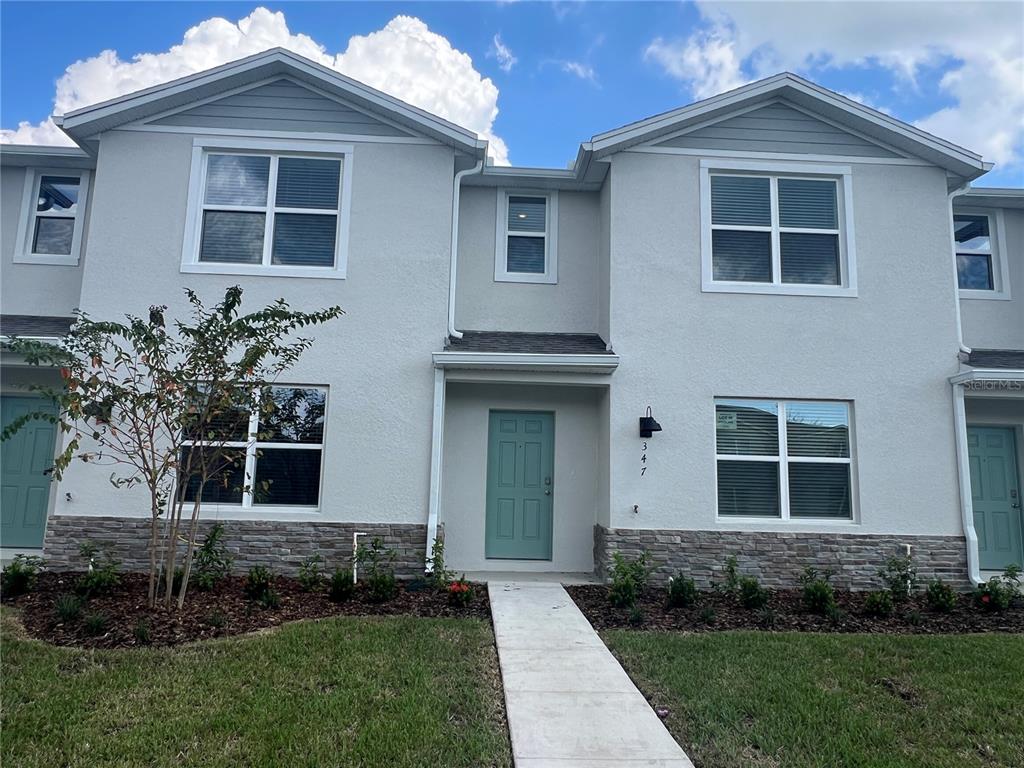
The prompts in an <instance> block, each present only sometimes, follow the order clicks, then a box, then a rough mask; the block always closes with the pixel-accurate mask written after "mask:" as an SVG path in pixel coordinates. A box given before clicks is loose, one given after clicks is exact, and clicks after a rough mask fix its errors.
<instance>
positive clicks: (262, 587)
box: [244, 565, 281, 608]
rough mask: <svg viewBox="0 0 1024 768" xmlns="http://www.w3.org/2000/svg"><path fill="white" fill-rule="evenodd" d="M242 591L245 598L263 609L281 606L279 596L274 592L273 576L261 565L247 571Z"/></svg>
mask: <svg viewBox="0 0 1024 768" xmlns="http://www.w3.org/2000/svg"><path fill="white" fill-rule="evenodd" d="M244 590H245V596H246V597H247V598H249V599H250V600H251V601H252V602H254V603H259V604H260V605H262V606H263V607H264V608H277V607H278V606H279V605H280V604H281V598H280V596H279V595H278V594H277V592H276V591H274V574H273V573H271V571H270V569H269V568H265V567H264V566H262V565H256V566H253V567H252V568H250V569H249V575H248V576H246V578H245V587H244Z"/></svg>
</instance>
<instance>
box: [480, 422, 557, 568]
mask: <svg viewBox="0 0 1024 768" xmlns="http://www.w3.org/2000/svg"><path fill="white" fill-rule="evenodd" d="M554 446H555V416H554V414H552V413H533V412H529V411H491V418H490V425H489V437H488V441H487V532H486V540H485V546H484V552H485V554H486V556H487V557H488V558H496V559H508V560H550V559H551V525H552V502H553V500H554V492H555V491H554V480H555V473H554V466H555V451H554Z"/></svg>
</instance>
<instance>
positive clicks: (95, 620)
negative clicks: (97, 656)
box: [82, 611, 107, 637]
mask: <svg viewBox="0 0 1024 768" xmlns="http://www.w3.org/2000/svg"><path fill="white" fill-rule="evenodd" d="M106 628H107V615H106V614H105V613H102V612H101V611H90V612H89V613H87V614H85V616H84V618H83V619H82V629H84V630H85V634H87V635H92V636H94V637H95V636H96V635H102V634H103V632H104V631H105V630H106Z"/></svg>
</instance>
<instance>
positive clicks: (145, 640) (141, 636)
mask: <svg viewBox="0 0 1024 768" xmlns="http://www.w3.org/2000/svg"><path fill="white" fill-rule="evenodd" d="M132 634H133V635H134V636H135V642H137V643H138V644H139V645H149V641H150V632H149V619H146V618H141V619H139V620H138V621H136V622H135V627H134V628H133V629H132Z"/></svg>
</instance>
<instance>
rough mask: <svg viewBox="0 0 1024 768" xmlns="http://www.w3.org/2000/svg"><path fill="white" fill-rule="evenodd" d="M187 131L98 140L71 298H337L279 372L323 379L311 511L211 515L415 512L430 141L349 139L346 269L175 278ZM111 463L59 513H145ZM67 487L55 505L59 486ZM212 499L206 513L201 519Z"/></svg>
mask: <svg viewBox="0 0 1024 768" xmlns="http://www.w3.org/2000/svg"><path fill="white" fill-rule="evenodd" d="M191 151H192V137H191V136H190V135H177V134H158V133H152V134H148V133H136V132H113V133H110V134H107V135H105V136H104V137H103V140H102V144H101V151H100V156H99V172H98V173H97V185H96V191H95V195H94V198H93V202H94V208H93V210H94V217H93V221H94V222H96V226H95V227H94V229H93V235H92V238H91V240H90V243H89V259H90V268H89V270H88V271H87V273H86V276H85V280H84V284H83V290H82V306H83V308H84V309H86V310H87V311H89V312H90V313H91V314H93V315H95V316H97V317H119V316H120V315H121V314H122V313H124V312H135V313H145V312H146V311H147V308H148V307H149V306H150V305H151V304H157V303H166V304H168V305H170V310H169V312H168V315H169V316H171V317H173V316H175V315H177V314H179V313H181V312H182V311H183V309H184V308H185V299H184V296H183V294H182V288H183V287H184V286H190V287H192V288H194V289H196V290H197V291H198V292H199V293H200V294H201V295H202V296H203V297H204V298H205V299H206V300H207V301H209V302H214V301H216V300H217V298H218V296H223V291H224V289H225V288H226V287H227V286H230V285H235V284H237V285H241V286H242V287H243V288H244V289H245V307H246V308H249V309H255V308H257V307H260V306H262V305H264V304H265V303H267V302H270V301H272V300H274V299H276V298H278V297H282V296H283V297H285V298H286V299H287V300H288V301H289V302H290V303H291V304H292V306H294V307H295V308H298V309H315V308H320V307H324V306H327V305H331V304H340V305H341V306H342V307H343V308H344V310H345V311H346V313H347V314H346V315H345V316H344V317H343V318H341V319H340V320H336V321H334V322H333V323H331V324H330V325H328V326H326V327H323V328H320V329H316V330H314V331H312V335H314V336H315V337H316V344H315V345H314V346H313V348H312V349H311V350H310V351H309V352H308V353H307V354H306V355H305V356H304V357H303V358H302V360H301V361H300V363H299V364H298V365H297V366H296V367H295V369H294V370H293V371H292V372H291V373H289V374H288V375H287V376H286V377H284V378H282V382H290V383H305V384H326V385H329V387H330V391H329V395H328V405H327V426H326V446H325V449H324V459H323V464H324V470H323V483H322V494H321V498H322V509H321V512H320V513H319V514H300V513H297V512H284V513H280V512H279V513H277V514H273V513H268V512H264V511H261V510H258V509H254V510H252V511H247V512H242V511H241V510H239V509H238V508H224V509H222V510H220V511H219V514H220V516H221V517H223V518H228V519H230V518H238V517H244V518H252V519H265V518H268V517H269V518H273V517H276V518H277V519H293V520H294V519H303V520H307V521H325V522H331V521H351V520H356V521H363V522H417V523H422V522H425V521H426V510H427V491H428V483H429V478H428V474H429V458H430V429H431V424H430V420H431V403H432V396H433V371H432V368H431V363H430V353H431V352H432V351H436V350H438V349H440V347H441V342H442V339H443V336H444V330H445V327H446V317H445V308H446V305H447V299H446V297H447V266H448V249H449V239H450V215H451V189H452V185H451V177H452V163H453V158H452V153H451V151H450V150H448V149H445V148H442V147H440V146H427V145H401V144H386V145H385V144H357V145H356V147H355V154H354V158H353V164H352V167H353V174H354V176H353V182H352V213H351V232H350V235H349V257H348V278H347V279H346V280H329V279H309V278H281V277H265V276H264V277H259V276H241V277H240V276H221V275H208V274H188V275H185V274H182V273H181V272H180V271H179V268H180V263H181V248H182V237H183V231H184V226H185V207H186V194H187V187H188V175H189V159H190V156H191ZM109 472H110V470H109V469H107V468H96V467H92V466H88V465H85V466H82V465H78V466H75V467H74V469H73V470H72V471H71V472H69V473H68V475H67V476H66V479H65V480H64V482H63V483H62V484H61V491H62V493H61V500H60V503H59V505H58V508H57V513H58V514H73V515H133V514H145V505H144V504H143V503H142V498H141V494H139V495H136V496H134V497H133V495H132V493H131V492H127V491H123V490H114V489H113V488H112V487H111V486H110V483H109V482H108V480H107V477H108V475H109ZM64 492H67V493H70V494H71V495H72V501H71V502H65V501H64V495H63V493H64ZM214 514H215V510H213V509H210V510H209V515H208V516H210V517H212V516H214Z"/></svg>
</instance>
